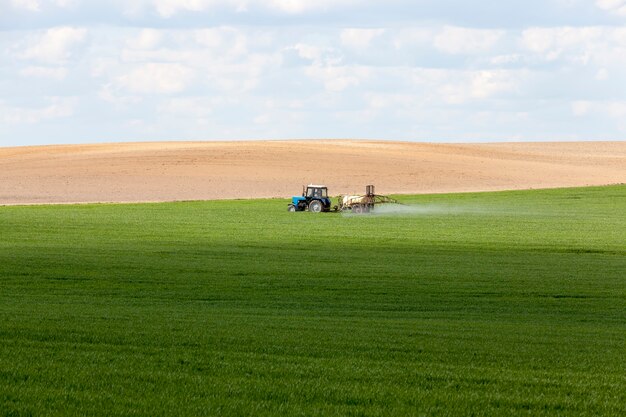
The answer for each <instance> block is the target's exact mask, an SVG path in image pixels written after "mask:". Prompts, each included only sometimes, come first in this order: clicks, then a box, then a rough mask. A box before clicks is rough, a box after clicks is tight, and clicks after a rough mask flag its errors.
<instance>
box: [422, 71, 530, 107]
mask: <svg viewBox="0 0 626 417" xmlns="http://www.w3.org/2000/svg"><path fill="white" fill-rule="evenodd" d="M525 78H526V74H525V71H523V70H522V71H520V70H503V69H498V70H480V71H471V70H449V69H419V70H416V71H414V72H413V74H412V79H413V82H414V83H415V84H416V85H418V86H421V87H422V88H423V89H424V90H425V91H427V92H428V93H429V94H431V95H432V94H433V93H436V96H435V97H430V98H429V100H441V101H443V102H444V103H447V104H454V105H462V104H466V103H468V102H470V101H474V100H485V99H490V98H493V97H497V96H500V95H502V94H506V93H515V92H517V91H518V90H519V89H520V84H521V83H522V82H523V81H524V79H525Z"/></svg>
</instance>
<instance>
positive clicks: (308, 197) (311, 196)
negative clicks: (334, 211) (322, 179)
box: [287, 184, 331, 213]
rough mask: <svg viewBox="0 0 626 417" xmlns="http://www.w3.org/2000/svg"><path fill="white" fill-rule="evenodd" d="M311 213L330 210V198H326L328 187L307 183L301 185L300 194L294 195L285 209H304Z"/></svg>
mask: <svg viewBox="0 0 626 417" xmlns="http://www.w3.org/2000/svg"><path fill="white" fill-rule="evenodd" d="M307 209H308V210H309V211H310V212H312V213H320V212H322V211H330V210H331V207H330V198H328V187H326V186H325V185H313V184H309V185H307V186H306V187H305V186H302V196H294V197H292V198H291V203H290V204H289V207H288V209H287V210H289V211H292V212H293V211H305V210H307Z"/></svg>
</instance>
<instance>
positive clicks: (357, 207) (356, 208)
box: [352, 204, 363, 214]
mask: <svg viewBox="0 0 626 417" xmlns="http://www.w3.org/2000/svg"><path fill="white" fill-rule="evenodd" d="M352 212H353V213H354V214H361V213H363V207H361V205H360V204H357V205H355V206H354V207H352Z"/></svg>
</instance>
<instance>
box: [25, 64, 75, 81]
mask: <svg viewBox="0 0 626 417" xmlns="http://www.w3.org/2000/svg"><path fill="white" fill-rule="evenodd" d="M20 75H21V76H23V77H34V78H49V79H52V80H62V79H64V78H65V77H66V76H67V68H64V67H41V66H29V67H26V68H23V69H22V70H20Z"/></svg>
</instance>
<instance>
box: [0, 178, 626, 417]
mask: <svg viewBox="0 0 626 417" xmlns="http://www.w3.org/2000/svg"><path fill="white" fill-rule="evenodd" d="M399 198H400V199H401V200H402V201H403V202H406V203H409V204H411V205H413V207H414V209H415V210H416V212H415V213H408V214H403V215H396V214H392V213H390V214H387V215H378V216H344V215H341V214H310V213H287V211H286V201H282V200H252V201H214V202H188V203H167V204H137V205H78V206H32V207H0V415H68V414H69V415H77V414H80V415H108V416H112V415H146V416H148V415H150V416H157V415H184V416H189V415H224V416H235V415H254V416H263V415H354V416H357V415H358V416H361V415H363V416H366V415H367V416H378V415H380V416H382V415H394V416H400V415H401V416H412V415H416V416H422V415H433V416H435V415H436V416H441V415H502V416H511V415H564V416H565V415H572V416H585V415H587V416H603V415H604V416H617V415H625V414H626V216H625V215H624V213H626V186H611V187H594V188H579V189H560V190H540V191H519V192H500V193H475V194H457V195H452V194H451V195H430V196H401V197H399ZM411 210H413V209H411Z"/></svg>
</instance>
